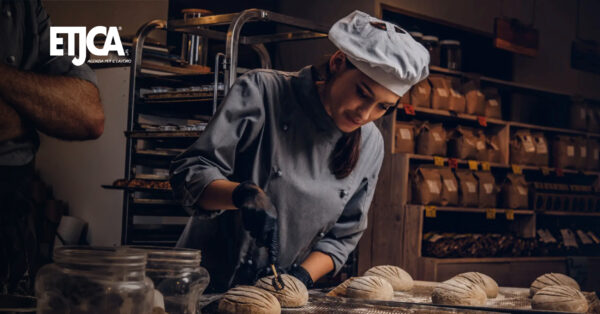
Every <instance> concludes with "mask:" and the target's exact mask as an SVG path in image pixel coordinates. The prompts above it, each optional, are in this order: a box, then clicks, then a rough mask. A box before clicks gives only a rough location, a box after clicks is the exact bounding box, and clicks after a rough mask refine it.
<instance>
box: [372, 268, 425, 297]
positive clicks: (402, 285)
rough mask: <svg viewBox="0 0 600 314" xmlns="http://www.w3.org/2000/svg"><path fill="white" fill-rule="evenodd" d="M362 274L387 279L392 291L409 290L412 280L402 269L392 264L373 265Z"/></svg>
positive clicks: (412, 284)
mask: <svg viewBox="0 0 600 314" xmlns="http://www.w3.org/2000/svg"><path fill="white" fill-rule="evenodd" d="M364 276H377V277H381V278H383V279H385V280H387V281H388V282H389V283H390V284H391V285H392V288H394V291H410V290H412V288H413V286H414V284H415V283H414V281H413V279H412V277H411V276H410V274H409V273H407V272H406V271H404V269H402V268H400V267H398V266H393V265H381V266H375V267H372V268H370V269H369V270H367V271H366V272H365V274H364Z"/></svg>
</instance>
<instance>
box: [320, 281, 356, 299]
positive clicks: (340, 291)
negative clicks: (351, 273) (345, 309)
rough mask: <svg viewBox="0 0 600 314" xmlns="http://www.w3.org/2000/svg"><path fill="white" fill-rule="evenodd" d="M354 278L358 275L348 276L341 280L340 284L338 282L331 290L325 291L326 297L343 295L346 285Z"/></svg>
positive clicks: (344, 294)
mask: <svg viewBox="0 0 600 314" xmlns="http://www.w3.org/2000/svg"><path fill="white" fill-rule="evenodd" d="M356 278H358V277H350V278H348V279H346V280H344V282H342V283H341V284H339V285H337V286H336V287H335V288H333V289H332V290H331V291H329V292H328V293H327V296H328V297H345V296H346V289H348V286H349V285H350V283H351V282H352V281H353V280H354V279H356Z"/></svg>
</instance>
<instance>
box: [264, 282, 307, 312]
mask: <svg viewBox="0 0 600 314" xmlns="http://www.w3.org/2000/svg"><path fill="white" fill-rule="evenodd" d="M272 280H273V276H268V277H263V278H261V279H259V280H258V282H256V286H257V287H259V288H261V289H264V290H266V291H268V292H269V293H271V294H272V295H273V296H274V297H276V298H277V300H279V303H280V304H281V307H301V306H304V305H306V303H307V302H308V290H307V289H306V286H305V285H304V284H303V283H302V282H301V281H300V280H298V278H296V277H294V276H290V275H286V274H283V275H281V280H283V284H284V286H285V288H283V290H280V291H276V290H275V287H273V284H272Z"/></svg>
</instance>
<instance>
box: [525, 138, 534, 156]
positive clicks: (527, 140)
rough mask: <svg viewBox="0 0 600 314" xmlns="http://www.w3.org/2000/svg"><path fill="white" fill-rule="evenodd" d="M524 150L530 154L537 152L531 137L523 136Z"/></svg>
mask: <svg viewBox="0 0 600 314" xmlns="http://www.w3.org/2000/svg"><path fill="white" fill-rule="evenodd" d="M523 148H525V151H526V152H528V153H533V152H535V146H534V145H533V140H531V136H529V135H525V136H523Z"/></svg>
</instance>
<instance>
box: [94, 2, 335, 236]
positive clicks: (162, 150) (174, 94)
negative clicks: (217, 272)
mask: <svg viewBox="0 0 600 314" xmlns="http://www.w3.org/2000/svg"><path fill="white" fill-rule="evenodd" d="M264 22H270V23H276V24H280V25H285V26H288V27H290V28H292V30H290V31H284V32H279V33H266V34H258V35H253V36H245V35H242V29H243V28H244V26H245V25H247V24H248V23H264ZM223 26H228V27H227V29H226V30H225V31H223ZM328 29H329V27H327V26H325V25H321V24H318V23H314V22H312V21H308V20H304V19H298V18H294V17H290V16H286V15H282V14H278V13H274V12H270V11H266V10H259V9H249V10H245V11H242V12H239V13H232V14H221V15H212V16H204V17H200V18H193V19H186V20H170V21H165V20H153V21H149V22H147V23H146V24H144V25H142V26H141V27H140V28H139V30H138V32H137V34H136V36H135V37H134V39H133V42H132V53H131V56H132V59H133V60H132V65H131V72H130V73H131V74H130V88H129V104H128V105H129V110H128V120H127V130H125V132H124V133H125V136H126V138H127V147H126V160H125V171H124V178H123V179H124V180H126V182H129V181H130V180H132V179H144V180H155V181H156V180H159V181H161V180H162V182H167V181H166V180H168V168H169V164H170V161H171V160H172V159H173V158H174V157H175V156H176V155H177V154H179V153H180V152H182V151H183V150H185V149H186V148H188V147H189V146H190V145H191V144H192V143H193V142H194V141H195V139H196V138H198V136H200V134H201V133H202V130H203V127H202V126H201V125H198V123H195V125H192V126H189V125H188V126H185V125H184V126H183V129H182V127H181V126H179V127H178V126H172V125H159V127H160V128H159V129H157V130H154V128H153V129H152V130H150V129H144V127H143V126H142V125H144V124H148V122H140V121H139V117H140V114H144V115H149V116H153V117H159V118H160V119H156V120H157V121H163V120H164V119H162V118H171V119H179V120H186V119H187V120H189V119H196V120H201V121H204V122H208V121H209V120H210V118H211V116H212V115H213V114H214V112H215V111H216V109H217V106H218V104H219V103H220V102H221V101H222V100H223V98H224V96H225V95H226V94H227V92H228V90H229V88H230V87H231V85H232V84H233V82H234V81H235V79H236V78H237V76H238V74H240V73H244V72H246V71H248V69H246V68H242V67H239V66H238V48H239V45H245V46H248V47H250V48H252V50H253V51H254V52H256V54H257V56H258V59H259V60H260V65H261V67H262V68H271V58H270V56H269V53H268V51H267V49H266V48H265V44H267V43H277V42H283V41H294V40H307V39H318V38H325V37H326V36H327V35H326V34H327V31H328ZM154 31H163V32H181V33H187V34H192V35H200V36H202V37H205V38H209V39H212V40H216V41H221V42H225V50H224V51H222V52H220V53H217V54H216V56H215V58H216V59H215V68H213V69H211V71H210V72H199V70H197V69H196V68H193V67H182V66H176V65H182V64H185V63H186V62H185V60H172V58H171V60H170V62H171V63H160V64H157V63H155V62H148V60H146V57H147V56H148V55H149V54H148V53H144V52H145V50H146V49H147V48H148V49H151V48H150V47H148V46H145V45H144V42H145V41H146V37H147V36H148V34H149V33H151V32H154ZM154 49H156V48H154ZM163 50H164V51H166V48H165V49H163ZM175 64H176V65H175ZM161 119H162V120H161ZM165 121H166V120H165ZM103 187H104V188H106V189H112V190H120V191H123V224H122V240H121V242H122V244H127V245H130V244H145V245H174V244H175V242H176V240H177V238H178V237H179V235H180V234H181V232H182V230H183V226H184V224H185V223H186V221H187V217H188V216H189V214H188V213H186V212H185V211H184V210H183V209H182V208H181V207H180V206H179V205H178V204H177V203H176V202H175V201H174V200H173V199H172V190H171V189H156V188H144V187H138V186H136V187H129V186H115V185H103ZM215 223H216V222H215Z"/></svg>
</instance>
